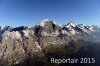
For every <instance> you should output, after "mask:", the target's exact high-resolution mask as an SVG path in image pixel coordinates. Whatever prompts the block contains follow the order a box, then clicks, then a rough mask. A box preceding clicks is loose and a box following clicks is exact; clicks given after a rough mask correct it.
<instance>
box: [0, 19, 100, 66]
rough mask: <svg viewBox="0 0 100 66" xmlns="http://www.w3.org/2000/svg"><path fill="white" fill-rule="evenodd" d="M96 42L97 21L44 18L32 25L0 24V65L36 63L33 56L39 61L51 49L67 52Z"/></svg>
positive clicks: (98, 38)
mask: <svg viewBox="0 0 100 66" xmlns="http://www.w3.org/2000/svg"><path fill="white" fill-rule="evenodd" d="M94 43H100V28H99V27H98V26H95V25H91V26H89V25H84V24H76V23H75V22H69V23H68V24H66V25H60V24H57V23H56V22H55V21H54V20H49V19H44V20H43V21H41V23H40V24H38V25H35V26H33V27H31V28H28V27H27V26H20V27H16V28H13V27H11V26H5V27H1V28H0V66H15V65H18V66H28V65H27V64H29V65H31V66H34V64H35V62H36V61H34V60H36V59H38V61H39V62H40V60H41V59H43V58H45V57H46V56H47V55H48V54H50V53H53V54H56V53H58V55H59V53H61V54H66V55H68V54H72V53H76V52H78V51H79V50H80V48H83V47H86V46H89V45H92V44H94ZM61 54H60V55H61ZM46 59H47V58H45V59H44V61H45V60H46ZM41 61H42V60H41ZM32 63H33V64H32ZM48 66H49V65H48Z"/></svg>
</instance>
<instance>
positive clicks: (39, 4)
mask: <svg viewBox="0 0 100 66" xmlns="http://www.w3.org/2000/svg"><path fill="white" fill-rule="evenodd" d="M45 18H46V19H47V18H48V19H53V20H55V21H57V22H58V23H60V24H67V22H69V21H75V22H77V23H83V24H94V25H98V26H100V0H0V25H11V26H21V25H25V26H32V25H35V24H38V23H39V22H40V21H41V20H43V19H45Z"/></svg>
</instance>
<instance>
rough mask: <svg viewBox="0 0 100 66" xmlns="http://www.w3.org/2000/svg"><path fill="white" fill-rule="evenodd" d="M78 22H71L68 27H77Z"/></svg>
mask: <svg viewBox="0 0 100 66" xmlns="http://www.w3.org/2000/svg"><path fill="white" fill-rule="evenodd" d="M76 26H77V24H76V23H75V22H69V23H68V24H67V26H66V27H76Z"/></svg>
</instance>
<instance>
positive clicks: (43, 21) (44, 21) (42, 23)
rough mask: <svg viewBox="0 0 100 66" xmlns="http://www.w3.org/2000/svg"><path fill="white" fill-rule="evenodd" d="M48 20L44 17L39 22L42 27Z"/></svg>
mask: <svg viewBox="0 0 100 66" xmlns="http://www.w3.org/2000/svg"><path fill="white" fill-rule="evenodd" d="M49 21H50V20H49V19H44V20H42V21H41V23H40V26H42V27H43V26H44V25H45V23H46V22H49Z"/></svg>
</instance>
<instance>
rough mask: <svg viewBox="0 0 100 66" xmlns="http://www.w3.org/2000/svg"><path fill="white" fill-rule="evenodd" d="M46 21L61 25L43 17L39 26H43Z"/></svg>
mask: <svg viewBox="0 0 100 66" xmlns="http://www.w3.org/2000/svg"><path fill="white" fill-rule="evenodd" d="M47 22H48V23H49V22H51V23H53V24H55V25H58V26H60V27H62V26H61V25H60V24H57V23H56V21H54V20H50V19H44V20H42V21H41V23H40V26H42V27H44V26H45V24H46V23H47Z"/></svg>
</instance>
